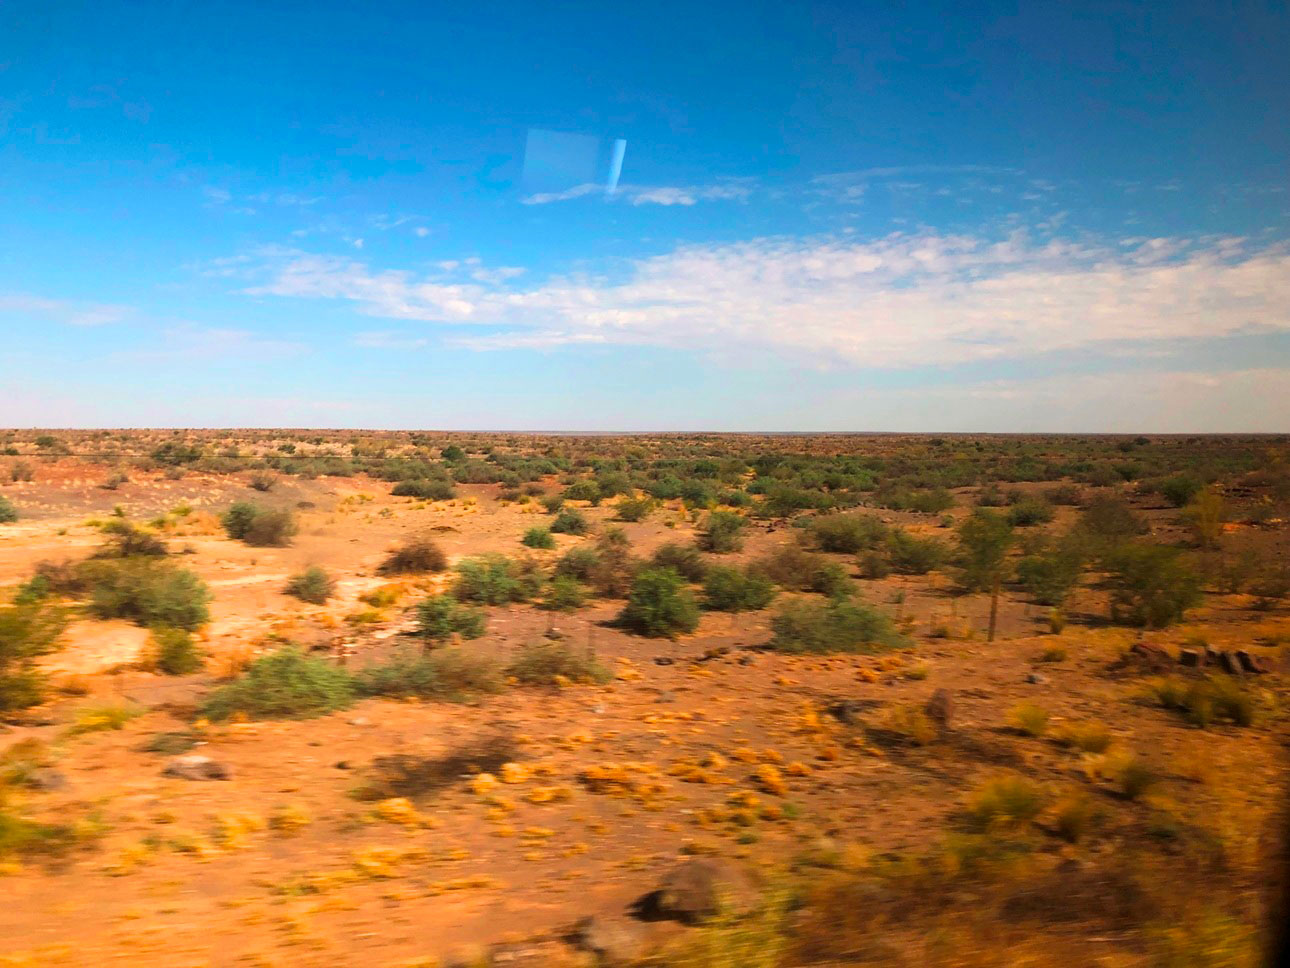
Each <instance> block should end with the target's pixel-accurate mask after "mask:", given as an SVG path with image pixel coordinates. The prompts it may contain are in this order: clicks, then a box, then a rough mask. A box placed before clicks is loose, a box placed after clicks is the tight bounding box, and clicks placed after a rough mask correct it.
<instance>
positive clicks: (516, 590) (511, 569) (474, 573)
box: [454, 554, 542, 605]
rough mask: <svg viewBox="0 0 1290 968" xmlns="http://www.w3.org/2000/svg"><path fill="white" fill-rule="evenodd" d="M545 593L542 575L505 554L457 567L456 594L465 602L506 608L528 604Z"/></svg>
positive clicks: (483, 556)
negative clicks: (514, 603)
mask: <svg viewBox="0 0 1290 968" xmlns="http://www.w3.org/2000/svg"><path fill="white" fill-rule="evenodd" d="M541 591H542V576H541V574H540V573H538V572H536V571H535V570H533V569H532V568H530V567H528V566H527V565H524V564H521V563H518V562H515V561H512V560H511V559H510V558H507V557H506V556H505V555H498V554H490V555H481V556H479V557H477V558H466V559H464V560H463V561H461V562H459V563H458V564H457V583H456V585H455V587H454V594H455V595H456V596H457V597H458V598H459V599H461V600H462V601H467V602H480V603H482V604H484V605H506V604H509V603H510V602H526V601H528V600H529V599H530V598H534V597H536V596H537V595H538V594H539V593H540V592H541Z"/></svg>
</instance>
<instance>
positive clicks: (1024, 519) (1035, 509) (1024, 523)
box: [1008, 497, 1054, 528]
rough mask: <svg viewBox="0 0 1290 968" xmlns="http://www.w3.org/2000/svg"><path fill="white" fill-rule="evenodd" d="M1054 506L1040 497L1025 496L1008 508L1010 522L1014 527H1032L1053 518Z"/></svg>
mask: <svg viewBox="0 0 1290 968" xmlns="http://www.w3.org/2000/svg"><path fill="white" fill-rule="evenodd" d="M1053 514H1054V511H1053V506H1052V505H1051V504H1049V503H1048V502H1047V501H1045V500H1042V499H1040V498H1033V497H1028V498H1023V499H1022V500H1020V501H1018V502H1017V503H1016V504H1014V505H1013V506H1012V507H1010V508H1008V523H1009V524H1011V525H1012V526H1013V527H1014V528H1032V527H1034V526H1035V525H1037V524H1047V523H1048V522H1049V521H1051V520H1052V519H1053Z"/></svg>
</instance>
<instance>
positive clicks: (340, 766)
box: [336, 760, 350, 770]
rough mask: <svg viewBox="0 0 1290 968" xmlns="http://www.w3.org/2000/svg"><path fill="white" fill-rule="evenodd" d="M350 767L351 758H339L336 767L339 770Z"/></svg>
mask: <svg viewBox="0 0 1290 968" xmlns="http://www.w3.org/2000/svg"><path fill="white" fill-rule="evenodd" d="M349 768H350V766H349V760H337V761H336V769H338V770H348V769H349Z"/></svg>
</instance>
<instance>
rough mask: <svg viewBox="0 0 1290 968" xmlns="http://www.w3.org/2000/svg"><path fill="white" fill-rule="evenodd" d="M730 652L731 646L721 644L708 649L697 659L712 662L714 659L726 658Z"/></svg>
mask: <svg viewBox="0 0 1290 968" xmlns="http://www.w3.org/2000/svg"><path fill="white" fill-rule="evenodd" d="M729 654H730V646H728V645H720V646H717V647H716V648H715V649H708V650H707V651H706V652H704V653H703V655H701V656H699V658H698V659H697V660H695V661H697V662H711V661H712V660H713V659H721V658H724V657H725V656H728V655H729Z"/></svg>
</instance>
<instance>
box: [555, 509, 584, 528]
mask: <svg viewBox="0 0 1290 968" xmlns="http://www.w3.org/2000/svg"><path fill="white" fill-rule="evenodd" d="M587 529H588V525H587V516H586V515H585V514H583V513H582V512H581V511H579V510H578V509H577V508H565V509H564V510H562V511H561V512H560V513H559V514H557V515H556V516H555V520H554V521H552V522H551V531H552V532H554V533H555V534H586V533H587Z"/></svg>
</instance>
